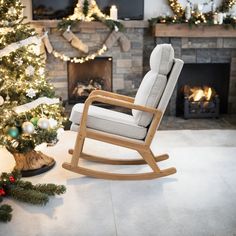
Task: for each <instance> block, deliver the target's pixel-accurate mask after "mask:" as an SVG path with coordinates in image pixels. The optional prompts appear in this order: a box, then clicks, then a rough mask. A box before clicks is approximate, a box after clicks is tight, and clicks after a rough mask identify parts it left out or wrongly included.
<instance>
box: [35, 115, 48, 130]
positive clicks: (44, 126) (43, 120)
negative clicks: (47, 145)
mask: <svg viewBox="0 0 236 236" xmlns="http://www.w3.org/2000/svg"><path fill="white" fill-rule="evenodd" d="M38 127H39V128H41V129H48V128H49V121H48V119H47V118H44V117H42V118H40V119H39V120H38Z"/></svg>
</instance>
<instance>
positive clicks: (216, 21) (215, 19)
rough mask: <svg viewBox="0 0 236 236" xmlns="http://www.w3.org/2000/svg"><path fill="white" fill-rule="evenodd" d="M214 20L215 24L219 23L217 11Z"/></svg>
mask: <svg viewBox="0 0 236 236" xmlns="http://www.w3.org/2000/svg"><path fill="white" fill-rule="evenodd" d="M213 22H214V24H215V25H216V24H218V14H217V13H215V14H214V16H213Z"/></svg>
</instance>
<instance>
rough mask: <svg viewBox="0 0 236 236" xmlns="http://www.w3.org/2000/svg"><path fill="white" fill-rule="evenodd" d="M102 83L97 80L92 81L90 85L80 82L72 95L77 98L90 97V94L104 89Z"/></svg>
mask: <svg viewBox="0 0 236 236" xmlns="http://www.w3.org/2000/svg"><path fill="white" fill-rule="evenodd" d="M101 80H102V79H100V81H97V79H91V80H90V81H89V83H88V84H85V83H83V82H78V83H77V86H76V87H75V88H74V90H73V92H72V94H73V96H75V97H83V96H86V97H88V96H89V94H90V93H91V92H92V91H93V90H96V89H99V90H101V89H102V88H103V83H101Z"/></svg>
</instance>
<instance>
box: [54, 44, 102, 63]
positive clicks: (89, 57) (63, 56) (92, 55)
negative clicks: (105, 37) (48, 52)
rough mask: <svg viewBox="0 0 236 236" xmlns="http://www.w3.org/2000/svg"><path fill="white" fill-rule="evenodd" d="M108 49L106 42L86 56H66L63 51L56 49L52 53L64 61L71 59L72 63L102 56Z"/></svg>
mask: <svg viewBox="0 0 236 236" xmlns="http://www.w3.org/2000/svg"><path fill="white" fill-rule="evenodd" d="M106 51H107V46H106V45H105V44H103V45H102V47H101V48H100V49H98V50H97V51H96V52H94V53H91V54H88V55H87V56H86V57H73V58H70V57H68V56H66V55H65V54H63V53H60V52H57V51H56V50H53V51H52V54H53V56H54V57H56V58H59V59H61V60H63V61H70V62H72V63H84V62H86V61H89V60H93V59H94V58H95V57H97V56H101V55H102V54H103V53H105V52H106Z"/></svg>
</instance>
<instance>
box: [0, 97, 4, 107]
mask: <svg viewBox="0 0 236 236" xmlns="http://www.w3.org/2000/svg"><path fill="white" fill-rule="evenodd" d="M3 103H4V98H3V97H2V96H0V106H2V105H3Z"/></svg>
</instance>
